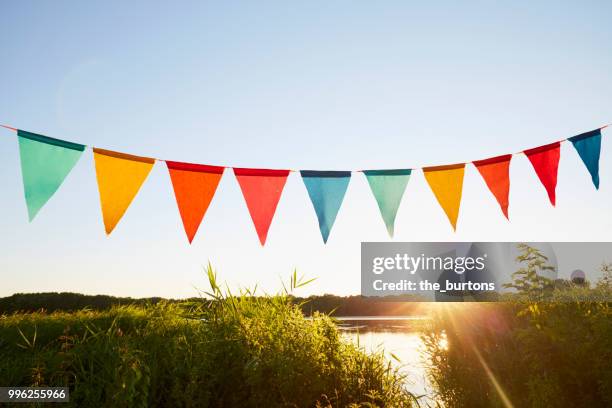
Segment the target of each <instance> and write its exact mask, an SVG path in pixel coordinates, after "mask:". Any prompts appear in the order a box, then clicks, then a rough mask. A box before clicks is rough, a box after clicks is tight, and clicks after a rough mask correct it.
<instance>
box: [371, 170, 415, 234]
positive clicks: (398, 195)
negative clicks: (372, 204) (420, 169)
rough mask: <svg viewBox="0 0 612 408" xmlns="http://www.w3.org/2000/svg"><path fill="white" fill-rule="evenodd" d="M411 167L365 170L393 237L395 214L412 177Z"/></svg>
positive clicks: (381, 213)
mask: <svg viewBox="0 0 612 408" xmlns="http://www.w3.org/2000/svg"><path fill="white" fill-rule="evenodd" d="M411 172H412V171H411V170H410V169H405V170H364V171H363V173H364V174H365V175H366V178H367V179H368V183H369V184H370V188H371V189H372V193H373V194H374V198H376V202H377V203H378V208H379V209H380V215H382V217H383V220H384V221H385V225H386V226H387V231H388V232H389V236H390V237H391V238H393V229H394V228H393V226H394V224H395V216H396V215H397V209H398V208H399V205H400V202H401V201H402V196H403V195H404V191H405V190H406V185H407V184H408V180H409V179H410V173H411Z"/></svg>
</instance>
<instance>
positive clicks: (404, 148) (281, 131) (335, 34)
mask: <svg viewBox="0 0 612 408" xmlns="http://www.w3.org/2000/svg"><path fill="white" fill-rule="evenodd" d="M493 3H494V2H435V3H434V2H424V3H420V4H415V3H411V2H401V1H388V2H371V1H336V2H329V1H307V2H306V1H304V2H280V1H279V2H215V3H212V2H163V3H162V2H157V3H154V2H148V1H147V2H144V1H143V2H123V1H116V2H114V1H104V2H102V1H100V2H96V3H94V2H74V1H70V2H67V1H66V2H63V1H54V2H50V1H48V2H33V1H4V2H2V4H1V5H0V15H1V16H2V23H1V24H0V44H1V48H0V49H1V53H0V89H1V90H2V98H0V122H1V123H6V124H10V125H13V126H16V127H19V128H22V129H25V130H30V131H34V132H38V133H43V134H47V135H49V136H53V137H57V138H64V139H67V140H73V141H76V142H82V143H86V144H88V145H95V146H97V147H103V148H108V149H112V150H119V151H124V152H129V153H134V154H140V155H150V156H153V157H161V158H164V159H171V160H179V161H189V162H197V163H208V164H225V165H237V166H243V167H273V168H287V167H289V168H307V169H338V170H349V169H359V168H402V167H413V166H420V165H430V164H446V163H454V162H458V161H469V160H473V159H479V158H486V157H490V156H493V155H497V154H502V153H509V152H516V151H520V150H522V149H524V148H527V147H533V146H537V145H541V144H545V143H548V142H551V141H554V140H558V139H562V138H565V137H568V136H572V135H574V134H577V133H580V132H582V131H587V130H591V129H592V128H596V127H598V126H601V125H603V124H605V123H608V122H610V121H611V120H612V51H611V50H612V48H611V47H612V25H611V24H610V16H611V15H612V4H611V3H610V2H573V4H570V3H566V2H559V1H554V2H553V1H546V2H508V3H507V4H506V5H500V4H493ZM607 133H608V135H606V133H605V132H604V143H603V152H602V162H601V174H602V176H601V179H602V181H601V189H600V191H599V192H596V191H595V189H594V188H593V186H592V185H591V182H590V179H589V176H588V173H587V171H586V169H585V168H584V166H583V165H582V163H581V162H580V160H579V158H578V156H577V155H576V154H575V152H574V151H573V149H572V148H571V146H569V145H564V146H563V149H562V157H561V164H560V171H559V185H558V198H557V203H558V205H557V208H556V209H553V208H552V207H551V206H550V204H549V203H548V201H547V197H546V195H545V192H544V189H543V188H542V187H541V185H540V184H539V181H538V180H537V178H536V176H535V174H534V173H533V170H532V169H531V167H530V165H529V163H528V161H527V160H526V158H525V157H521V156H518V157H516V158H515V160H514V162H513V166H512V169H511V177H512V189H511V198H510V199H511V205H510V217H511V222H510V223H508V222H506V221H505V219H504V218H503V216H502V214H501V211H499V208H498V207H497V204H496V202H495V200H494V198H493V197H492V196H491V194H490V193H489V191H488V190H487V188H486V186H485V184H484V183H483V181H482V179H481V178H480V176H479V175H478V174H477V172H476V171H475V170H474V168H473V167H468V169H467V171H466V179H465V189H464V199H463V203H462V209H461V214H460V218H459V223H458V231H457V233H453V232H452V230H451V228H450V226H449V224H448V221H447V220H446V217H445V216H444V214H443V212H442V210H441V209H440V207H439V206H438V205H437V203H436V202H435V199H434V197H433V195H432V194H431V192H430V191H429V189H428V187H427V185H426V183H425V181H424V179H423V175H422V173H420V172H417V173H416V174H414V176H413V177H412V179H411V180H410V183H409V185H408V188H407V191H406V193H405V196H404V201H403V203H402V206H401V207H400V210H399V214H398V218H397V221H396V228H395V229H396V240H397V241H430V240H431V241H445V240H451V241H452V240H467V241H471V240H475V241H512V240H541V241H559V240H560V241H563V240H580V241H585V240H586V241H588V240H610V238H611V234H612V212H611V208H612V141H611V139H610V136H609V134H610V133H612V132H611V131H609V130H608V132H607ZM0 136H2V137H0V159H1V162H2V171H1V172H0V185H2V200H0V271H1V273H2V284H1V285H0V296H2V295H9V294H12V293H14V292H32V291H76V292H84V293H106V294H115V295H130V296H153V295H159V296H168V297H170V296H172V297H182V296H191V295H194V294H195V291H194V288H193V286H197V287H202V288H205V287H206V281H205V279H204V275H203V273H202V267H203V265H205V264H206V263H207V262H208V261H209V260H210V261H211V262H213V264H214V265H215V266H216V267H217V268H218V269H219V273H220V277H221V279H222V280H225V281H227V282H228V283H229V284H230V285H231V286H232V287H236V286H251V285H253V284H255V283H259V284H260V286H262V287H263V288H264V289H266V290H267V291H275V290H276V289H278V288H280V285H279V277H283V278H286V277H288V275H289V273H290V271H291V270H292V268H294V267H297V268H298V270H299V271H300V272H302V273H304V274H306V275H307V276H309V277H318V280H317V282H316V283H314V284H312V285H311V286H310V287H309V288H307V289H305V290H304V291H303V292H302V293H303V294H308V293H323V292H328V293H329V292H331V293H338V294H348V293H357V292H358V291H359V282H360V280H359V273H360V272H359V247H360V242H361V241H385V240H387V239H388V238H387V235H386V230H385V227H384V224H383V222H382V220H381V218H380V215H379V213H378V209H377V207H376V204H375V201H374V199H373V197H372V196H371V193H370V191H369V188H368V186H367V183H366V181H365V179H364V178H363V175H361V174H354V175H353V179H352V181H351V183H350V186H349V189H348V192H347V195H346V198H345V201H344V204H343V207H342V209H341V211H340V214H339V216H338V219H337V221H336V224H335V226H334V228H333V230H332V233H331V237H330V240H329V242H328V245H326V246H324V245H323V243H322V240H321V237H320V234H319V231H318V226H317V222H316V217H315V213H314V211H313V209H312V206H311V204H310V202H309V200H308V196H307V193H306V190H305V188H304V185H303V183H302V181H301V180H300V178H299V177H298V176H297V175H296V174H292V175H291V177H290V178H289V180H288V183H287V186H286V188H285V192H284V195H283V197H282V198H281V201H280V204H279V207H278V211H277V214H276V217H275V219H274V222H273V223H272V227H271V229H270V233H269V235H268V242H267V245H266V247H265V248H261V247H260V245H259V242H258V239H257V235H256V233H255V230H254V228H253V225H252V223H251V220H250V218H249V215H248V212H247V209H246V206H245V204H244V201H243V199H242V196H241V194H240V190H239V188H238V185H237V183H236V181H235V179H234V177H233V175H232V174H231V172H226V174H225V176H224V178H223V179H222V181H221V184H220V185H219V189H218V192H217V195H216V197H215V198H214V200H213V202H212V204H211V207H210V208H209V211H208V213H207V215H206V217H205V219H204V222H203V224H202V226H201V227H200V230H199V233H198V235H197V236H196V239H195V241H194V244H193V245H192V246H189V245H188V244H187V240H186V238H185V236H184V232H183V228H182V225H181V222H180V218H179V214H178V211H177V208H176V203H175V201H174V196H173V193H172V189H171V185H170V180H169V177H168V174H167V170H166V169H165V166H163V164H162V163H158V164H157V165H156V166H155V168H154V169H153V171H152V173H151V175H150V176H149V179H148V181H147V182H146V184H145V185H144V186H143V188H142V190H141V192H140V194H139V195H138V196H137V197H136V199H135V200H134V202H133V204H132V206H131V207H130V209H129V210H128V212H127V214H126V216H125V217H124V218H123V220H122V222H121V223H120V224H119V226H118V227H117V228H116V230H115V231H114V232H113V234H112V235H111V236H110V237H106V236H105V234H104V228H103V225H102V220H101V214H100V207H99V203H98V193H97V187H96V182H95V173H94V166H93V161H92V157H91V152H90V151H88V152H86V154H85V155H84V156H83V157H82V159H81V161H80V162H79V163H78V164H77V166H76V167H75V168H74V170H73V172H72V173H71V174H70V175H69V177H68V178H67V179H66V181H65V183H64V184H63V185H62V187H61V189H60V190H59V191H58V193H57V194H56V195H55V196H54V197H53V198H52V199H51V201H50V202H49V203H48V204H47V205H46V206H45V207H44V208H43V209H42V210H41V212H40V213H39V215H38V217H37V218H36V219H35V221H34V222H33V223H32V224H29V223H28V222H27V213H26V206H25V203H24V200H23V187H22V185H21V173H20V168H19V157H18V149H17V141H16V137H15V136H14V134H13V133H11V132H9V131H4V130H3V131H1V133H0ZM563 273H564V271H561V274H562V275H563Z"/></svg>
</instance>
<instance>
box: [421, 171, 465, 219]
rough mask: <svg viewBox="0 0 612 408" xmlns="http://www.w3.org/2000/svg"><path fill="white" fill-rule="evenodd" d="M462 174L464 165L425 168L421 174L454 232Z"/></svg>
mask: <svg viewBox="0 0 612 408" xmlns="http://www.w3.org/2000/svg"><path fill="white" fill-rule="evenodd" d="M464 173H465V164H464V163H461V164H451V165H448V166H436V167H425V168H424V169H423V174H424V175H425V179H426V180H427V183H428V184H429V187H430V188H431V191H433V193H434V195H435V196H436V199H437V200H438V203H440V206H441V207H442V209H443V210H444V212H445V213H446V216H447V217H448V220H449V221H450V223H451V225H452V226H453V229H454V230H456V229H457V218H458V217H459V207H460V206H461V194H462V192H463V175H464Z"/></svg>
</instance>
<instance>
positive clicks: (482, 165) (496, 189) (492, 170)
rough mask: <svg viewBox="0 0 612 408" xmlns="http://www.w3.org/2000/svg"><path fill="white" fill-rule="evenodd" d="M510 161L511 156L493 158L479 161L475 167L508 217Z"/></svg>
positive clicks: (475, 163)
mask: <svg viewBox="0 0 612 408" xmlns="http://www.w3.org/2000/svg"><path fill="white" fill-rule="evenodd" d="M510 160H512V155H511V154H506V155H504V156H498V157H493V158H491V159H485V160H477V161H475V162H474V166H475V167H476V168H477V169H478V172H479V173H480V175H481V176H482V178H483V179H484V181H485V183H487V186H488V187H489V190H491V193H493V195H494V196H495V198H496V199H497V202H498V203H499V206H500V207H501V210H502V212H503V213H504V215H505V216H506V218H509V217H508V205H509V200H508V196H509V195H510Z"/></svg>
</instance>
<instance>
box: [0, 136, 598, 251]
mask: <svg viewBox="0 0 612 408" xmlns="http://www.w3.org/2000/svg"><path fill="white" fill-rule="evenodd" d="M0 126H2V127H4V128H7V129H10V130H12V131H15V132H17V136H18V141H19V154H20V161H21V171H22V178H23V186H24V193H25V199H26V205H27V209H28V217H29V220H30V221H32V220H33V219H34V218H35V217H36V215H37V214H38V212H39V211H40V209H41V208H42V207H43V206H44V205H45V203H47V201H49V199H50V198H51V197H52V196H53V195H54V193H55V192H56V191H57V190H58V189H59V187H60V186H61V184H62V182H63V181H64V179H65V178H66V177H67V175H68V174H69V173H70V171H71V170H72V169H73V168H74V166H75V165H76V163H77V162H78V160H79V159H80V157H81V156H82V154H83V151H84V150H85V148H86V146H85V145H82V144H78V143H72V142H68V141H64V140H60V139H54V138H51V137H47V136H43V135H39V134H36V133H31V132H26V131H24V130H19V129H16V128H13V127H10V126H6V125H0ZM605 127H606V126H604V128H605ZM602 129H603V128H599V129H596V130H592V131H590V132H586V133H582V134H579V135H576V136H573V137H570V138H568V139H566V140H567V141H569V142H571V143H572V145H573V146H574V148H575V149H576V151H577V152H578V155H579V156H580V158H581V160H582V162H583V163H584V165H585V166H586V168H587V170H588V171H589V174H590V175H591V179H592V181H593V184H594V185H595V187H596V188H597V189H599V160H600V155H601V140H602V133H601V130H602ZM562 142H563V141H559V142H555V143H551V144H548V145H545V146H540V147H536V148H533V149H528V150H524V151H523V152H522V153H524V154H525V155H526V156H527V158H528V159H529V161H530V163H531V165H532V166H533V168H534V170H535V172H536V174H537V176H538V178H539V180H540V181H541V183H542V185H543V186H544V188H545V189H546V192H547V194H548V197H549V200H550V202H551V204H552V205H553V206H554V205H555V204H556V186H557V177H558V169H559V159H560V155H561V148H560V146H561V143H562ZM93 153H94V162H95V169H96V178H97V182H98V190H99V194H100V205H101V209H102V217H103V220H104V227H105V230H106V233H107V234H110V233H111V232H112V231H113V229H114V228H115V227H116V225H117V224H118V222H119V221H120V220H121V218H122V217H123V215H124V214H125V212H126V211H127V209H128V207H129V206H130V204H131V202H132V201H133V199H134V198H135V196H136V195H137V194H138V191H139V190H140V188H141V186H142V184H143V183H144V182H145V180H146V179H147V177H148V175H149V173H150V171H151V169H152V168H153V165H154V164H155V159H153V158H149V157H140V156H133V155H130V154H125V153H119V152H114V151H110V150H104V149H98V148H94V149H93ZM512 156H513V155H512V154H507V155H503V156H497V157H493V158H490V159H485V160H477V161H474V162H472V163H473V164H474V166H475V167H476V169H477V170H478V172H479V173H480V175H481V176H482V178H483V180H484V181H485V183H486V185H487V187H488V188H489V190H490V191H491V193H492V194H493V196H494V197H495V199H496V200H497V202H498V204H499V206H500V208H501V210H502V212H503V214H504V216H505V217H506V218H509V214H508V207H509V194H510V162H511V160H512ZM166 166H167V168H168V172H169V175H170V179H171V181H172V188H173V190H174V195H175V198H176V202H177V206H178V209H179V213H180V215H181V220H182V222H183V227H184V229H185V233H186V235H187V239H188V241H189V242H190V243H191V242H192V241H193V239H194V237H195V235H196V233H197V231H198V228H199V226H200V224H201V223H202V220H203V218H204V216H205V214H206V211H207V210H208V207H209V205H210V203H211V202H212V199H213V197H214V195H215V193H216V191H217V187H218V185H219V182H220V180H221V178H222V176H223V172H224V170H225V167H223V166H208V165H201V164H191V163H182V162H174V161H166ZM233 171H234V174H235V176H236V179H237V181H238V183H239V185H240V189H241V191H242V194H243V196H244V199H245V202H246V205H247V208H248V210H249V214H250V216H251V219H252V220H253V224H254V226H255V230H256V231H257V236H258V237H259V241H260V242H261V244H262V245H264V244H265V242H266V239H267V235H268V231H269V229H270V225H271V223H272V219H273V218H274V214H275V212H276V208H277V206H278V203H279V200H280V197H281V195H282V192H283V189H284V187H285V184H286V182H287V177H288V176H289V173H290V170H268V169H245V168H233ZM363 173H364V174H365V176H366V179H367V181H368V184H369V186H370V189H371V190H372V194H373V195H374V198H375V199H376V203H377V204H378V208H379V210H380V214H381V216H382V219H383V221H384V223H385V226H386V228H387V232H388V233H389V236H390V237H393V234H394V229H395V219H396V216H397V211H398V209H399V206H400V204H401V200H402V197H403V195H404V192H405V190H406V186H407V184H408V181H409V180H410V176H411V173H412V170H411V169H396V170H364V171H363ZM423 173H424V176H425V179H426V180H427V183H428V184H429V187H430V188H431V190H432V192H433V194H434V195H435V197H436V200H437V201H438V203H439V204H440V206H441V207H442V209H443V210H444V212H445V214H446V216H447V217H448V220H449V221H450V223H451V225H452V227H453V229H456V227H457V220H458V217H459V211H460V207H461V198H462V194H463V179H464V175H465V163H461V164H453V165H446V166H436V167H425V168H423ZM300 174H301V176H302V180H303V181H304V185H305V186H306V190H307V191H308V196H309V197H310V200H311V202H312V205H313V207H314V210H315V213H316V216H317V220H318V223H319V229H320V231H321V236H322V238H323V242H325V243H326V242H327V240H328V238H329V234H330V232H331V229H332V227H333V225H334V222H335V220H336V217H337V215H338V212H339V210H340V207H341V206H342V202H343V200H344V196H345V194H346V191H347V188H348V185H349V183H350V179H351V172H350V171H314V170H301V171H300Z"/></svg>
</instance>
